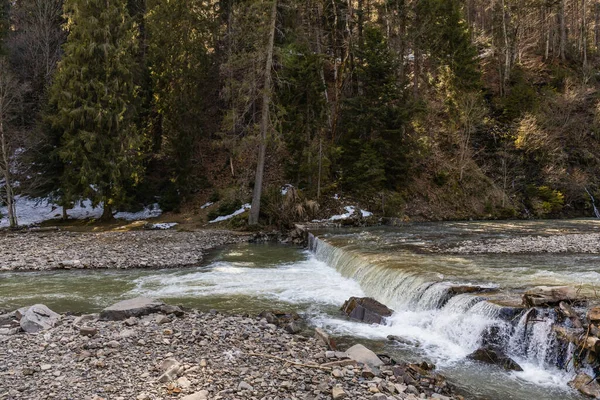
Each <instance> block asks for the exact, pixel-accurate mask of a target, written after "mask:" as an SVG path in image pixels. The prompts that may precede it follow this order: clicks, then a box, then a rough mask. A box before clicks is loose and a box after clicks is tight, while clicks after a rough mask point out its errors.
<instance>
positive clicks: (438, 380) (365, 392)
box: [0, 303, 460, 400]
mask: <svg viewBox="0 0 600 400" xmlns="http://www.w3.org/2000/svg"><path fill="white" fill-rule="evenodd" d="M128 307H129V306H128ZM128 307H125V308H128ZM136 307H137V306H136ZM144 307H146V308H145V311H143V312H138V311H139V310H140V308H139V307H137V308H135V307H133V308H132V307H129V309H130V310H131V309H134V311H133V312H129V311H126V312H123V307H119V306H117V307H116V308H115V307H113V308H112V309H111V310H109V311H106V310H105V312H103V313H101V314H100V315H98V314H92V315H87V316H81V317H75V316H70V315H61V316H60V318H59V321H58V322H55V321H54V317H55V316H54V315H51V316H50V317H48V318H51V319H52V321H49V322H50V325H49V326H42V325H40V329H42V330H40V331H39V332H38V333H29V334H26V333H22V332H21V333H17V332H15V330H13V331H12V332H11V334H8V335H1V334H0V399H2V400H8V399H11V400H12V399H89V400H92V399H94V400H101V399H115V400H119V399H127V400H130V399H137V400H151V399H152V400H153V399H165V398H172V399H182V400H203V399H211V400H218V399H334V400H338V399H344V398H346V399H369V400H371V399H377V400H391V399H394V400H397V399H413V400H416V399H418V398H422V399H442V400H444V399H459V398H460V396H453V395H451V394H450V387H449V385H448V384H447V383H446V382H445V380H444V378H443V377H441V376H439V375H436V374H434V373H433V372H431V371H428V369H429V368H430V367H431V366H429V365H426V364H425V365H420V366H418V365H413V364H404V363H398V364H396V365H384V363H383V362H381V360H379V359H378V358H377V356H375V354H374V353H372V352H370V351H369V350H368V349H366V348H364V347H363V346H360V345H357V346H354V347H353V348H351V349H349V350H348V353H346V352H340V351H331V350H329V349H328V348H327V347H326V345H325V344H324V342H323V341H322V340H320V339H318V338H316V337H312V336H307V335H304V336H303V335H294V334H291V333H288V332H286V331H285V330H283V329H281V328H279V327H277V326H276V325H274V324H271V323H269V322H268V321H267V319H265V318H262V317H248V316H225V315H221V314H218V313H201V312H197V311H189V312H185V313H182V312H181V310H180V309H178V308H177V307H172V306H166V305H162V304H160V303H158V304H154V303H146V304H145V305H144V306H143V307H142V309H143V308H144ZM148 307H150V308H148ZM43 309H44V307H42V306H39V307H37V308H36V309H34V311H35V312H34V313H32V311H29V310H27V311H26V310H19V311H18V312H17V313H14V314H12V316H4V317H0V319H1V318H4V320H5V322H4V323H5V324H7V323H11V322H10V321H9V322H6V319H7V318H13V321H12V324H13V325H14V324H16V323H17V322H16V319H18V318H19V317H21V319H23V318H24V319H33V320H35V319H36V318H37V317H40V318H41V319H42V320H44V319H46V318H47V317H45V316H43V315H39V313H40V312H41V311H40V310H43ZM146 312H150V314H147V315H143V314H145V313H146ZM35 313H38V314H35ZM33 314H35V315H33ZM36 315H37V317H36ZM101 318H104V319H105V320H103V319H101ZM108 319H111V320H108ZM112 319H116V320H112ZM38 322H39V321H38ZM21 325H23V324H21ZM52 325H54V326H52ZM25 326H26V327H27V329H28V330H30V331H35V330H36V328H35V327H33V325H32V324H31V321H30V320H29V321H28V322H27V324H25ZM23 329H25V328H23Z"/></svg>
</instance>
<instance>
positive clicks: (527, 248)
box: [440, 233, 600, 254]
mask: <svg viewBox="0 0 600 400" xmlns="http://www.w3.org/2000/svg"><path fill="white" fill-rule="evenodd" d="M440 251H441V252H443V253H452V254H493V253H496V254H500V253H506V254H526V253H586V254H599V253H600V234H598V233H581V234H569V235H552V236H522V237H514V238H510V239H488V240H477V241H470V240H469V241H464V242H461V243H459V244H458V245H457V246H453V247H450V248H446V249H441V250H440Z"/></svg>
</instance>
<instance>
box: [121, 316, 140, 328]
mask: <svg viewBox="0 0 600 400" xmlns="http://www.w3.org/2000/svg"><path fill="white" fill-rule="evenodd" d="M123 322H124V323H125V325H127V326H135V325H137V324H138V319H137V318H136V317H129V318H127V319H126V320H125V321H123Z"/></svg>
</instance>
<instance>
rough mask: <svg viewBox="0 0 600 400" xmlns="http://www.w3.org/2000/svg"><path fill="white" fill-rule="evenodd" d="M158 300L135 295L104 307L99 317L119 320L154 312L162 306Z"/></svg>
mask: <svg viewBox="0 0 600 400" xmlns="http://www.w3.org/2000/svg"><path fill="white" fill-rule="evenodd" d="M164 305H165V303H163V302H162V301H160V300H156V299H150V298H147V297H136V298H134V299H129V300H123V301H120V302H118V303H116V304H113V305H112V306H110V307H107V308H105V309H104V310H102V312H101V313H100V318H102V319H104V320H109V321H121V320H125V319H127V318H130V317H140V316H143V315H148V314H152V313H156V312H160V309H161V307H162V306H164Z"/></svg>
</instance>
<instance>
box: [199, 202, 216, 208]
mask: <svg viewBox="0 0 600 400" xmlns="http://www.w3.org/2000/svg"><path fill="white" fill-rule="evenodd" d="M213 204H215V203H213V202H211V201H209V202H208V203H206V204H204V205H202V206H200V208H201V209H202V210H204V209H205V208H208V207H210V206H212V205H213Z"/></svg>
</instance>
